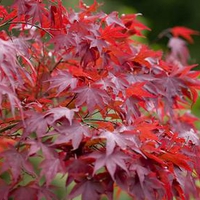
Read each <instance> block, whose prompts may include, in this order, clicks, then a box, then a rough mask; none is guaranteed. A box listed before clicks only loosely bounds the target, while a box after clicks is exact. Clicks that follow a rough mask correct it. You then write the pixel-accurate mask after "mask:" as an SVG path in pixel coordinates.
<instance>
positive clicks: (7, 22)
mask: <svg viewBox="0 0 200 200" xmlns="http://www.w3.org/2000/svg"><path fill="white" fill-rule="evenodd" d="M15 18H17V16H14V17H13V18H11V19H9V20H8V21H6V22H4V23H3V24H1V25H0V27H3V26H6V25H8V24H10V23H11V21H12V20H14V19H15Z"/></svg>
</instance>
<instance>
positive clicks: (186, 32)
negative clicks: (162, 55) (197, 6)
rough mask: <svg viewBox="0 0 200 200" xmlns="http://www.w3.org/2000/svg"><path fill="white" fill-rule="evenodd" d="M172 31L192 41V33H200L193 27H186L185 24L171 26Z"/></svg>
mask: <svg viewBox="0 0 200 200" xmlns="http://www.w3.org/2000/svg"><path fill="white" fill-rule="evenodd" d="M171 32H172V35H173V36H174V37H179V36H181V37H183V38H184V39H186V40H187V41H188V42H190V43H193V39H192V37H191V35H199V31H195V30H193V29H190V28H186V27H184V26H175V27H173V28H171Z"/></svg>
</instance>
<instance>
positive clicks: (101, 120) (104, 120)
mask: <svg viewBox="0 0 200 200" xmlns="http://www.w3.org/2000/svg"><path fill="white" fill-rule="evenodd" d="M85 120H87V121H94V122H95V121H97V122H98V121H99V122H110V123H112V124H115V125H117V123H116V122H113V121H109V120H106V119H94V118H91V119H90V118H86V119H83V121H85Z"/></svg>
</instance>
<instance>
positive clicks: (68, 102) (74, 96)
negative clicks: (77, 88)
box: [66, 94, 77, 107]
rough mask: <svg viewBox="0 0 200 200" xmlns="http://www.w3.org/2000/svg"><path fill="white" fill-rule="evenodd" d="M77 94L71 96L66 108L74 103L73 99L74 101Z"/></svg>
mask: <svg viewBox="0 0 200 200" xmlns="http://www.w3.org/2000/svg"><path fill="white" fill-rule="evenodd" d="M76 96H77V94H75V95H74V96H73V98H72V99H71V100H70V101H69V102H68V103H67V105H66V107H68V106H69V105H70V103H72V102H73V101H74V99H76Z"/></svg>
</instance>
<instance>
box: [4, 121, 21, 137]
mask: <svg viewBox="0 0 200 200" xmlns="http://www.w3.org/2000/svg"><path fill="white" fill-rule="evenodd" d="M17 124H18V123H16V124H11V125H9V126H7V127H4V128H2V129H0V133H3V132H5V131H7V130H10V129H12V128H13V127H15V126H16V125H17ZM0 135H1V136H3V135H2V134H0Z"/></svg>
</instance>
